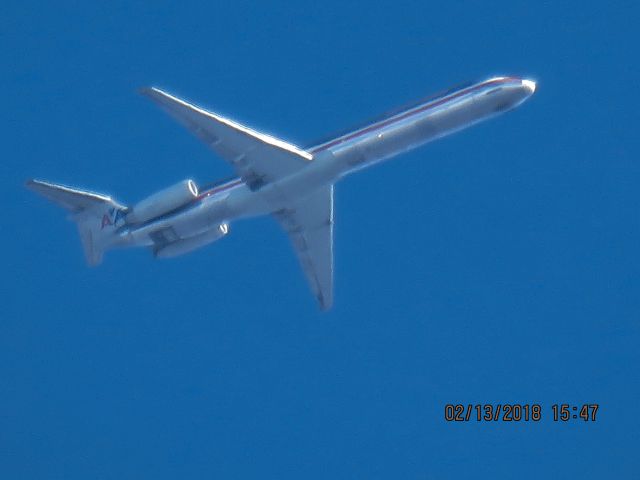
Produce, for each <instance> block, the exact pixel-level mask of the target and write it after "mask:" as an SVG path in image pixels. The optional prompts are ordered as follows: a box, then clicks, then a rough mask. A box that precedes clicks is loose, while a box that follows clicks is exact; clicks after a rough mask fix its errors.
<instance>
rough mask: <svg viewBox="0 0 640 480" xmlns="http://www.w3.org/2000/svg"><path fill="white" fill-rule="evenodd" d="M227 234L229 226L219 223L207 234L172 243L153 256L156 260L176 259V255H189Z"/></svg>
mask: <svg viewBox="0 0 640 480" xmlns="http://www.w3.org/2000/svg"><path fill="white" fill-rule="evenodd" d="M227 233H229V224H227V223H221V224H220V225H218V226H217V227H216V228H214V229H213V230H209V231H208V232H205V233H201V234H199V235H195V236H193V237H189V238H185V239H182V240H177V241H175V242H172V243H170V244H169V245H167V246H166V247H163V248H161V249H160V250H156V251H155V252H154V254H155V256H156V257H158V258H169V257H177V256H178V255H182V254H184V253H189V252H191V251H193V250H195V249H197V248H200V247H204V246H205V245H207V244H209V243H213V242H215V241H216V240H219V239H221V238H222V237H224V236H225V235H226V234H227Z"/></svg>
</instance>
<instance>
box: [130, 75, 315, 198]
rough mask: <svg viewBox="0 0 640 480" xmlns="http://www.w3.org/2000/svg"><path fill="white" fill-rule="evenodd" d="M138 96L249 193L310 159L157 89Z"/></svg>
mask: <svg viewBox="0 0 640 480" xmlns="http://www.w3.org/2000/svg"><path fill="white" fill-rule="evenodd" d="M142 94H143V95H145V96H147V97H149V98H151V99H152V100H153V101H154V102H155V103H157V104H158V105H160V106H161V107H162V108H163V109H164V110H166V111H167V112H168V113H169V114H170V115H171V116H173V117H174V118H175V119H176V120H178V121H179V122H180V123H182V124H183V125H184V126H185V127H187V129H188V130H190V131H191V132H192V133H193V134H195V135H196V136H197V137H198V138H199V139H200V140H202V141H203V142H204V143H206V144H207V145H208V146H209V147H210V148H211V149H213V151H215V152H216V153H217V154H218V155H220V156H221V157H222V158H224V159H225V160H226V161H227V162H229V163H230V164H231V165H232V166H233V167H234V168H235V170H236V171H237V172H238V174H239V175H240V177H241V178H242V180H243V181H244V182H245V183H246V184H247V186H248V187H249V188H250V189H251V190H252V191H255V190H259V189H260V188H261V187H262V186H264V185H266V184H267V183H270V182H272V181H274V180H277V179H280V178H283V177H286V176H289V175H291V174H292V173H295V172H297V171H298V170H299V169H301V168H303V167H304V166H305V165H306V164H307V162H309V161H310V160H311V159H312V158H313V157H312V155H311V154H310V153H308V152H305V151H304V150H301V149H299V148H298V147H296V146H294V145H291V144H289V143H287V142H284V141H282V140H279V139H277V138H274V137H272V136H269V135H266V134H264V133H260V132H257V131H255V130H252V129H250V128H247V127H245V126H243V125H240V124H239V123H236V122H234V121H232V120H229V119H227V118H224V117H222V116H220V115H217V114H215V113H212V112H208V111H206V110H204V109H202V108H200V107H197V106H195V105H192V104H190V103H187V102H185V101H184V100H181V99H179V98H177V97H174V96H173V95H170V94H168V93H166V92H163V91H162V90H160V89H158V88H155V87H153V88H146V89H143V90H142Z"/></svg>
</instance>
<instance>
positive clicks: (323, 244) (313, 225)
mask: <svg viewBox="0 0 640 480" xmlns="http://www.w3.org/2000/svg"><path fill="white" fill-rule="evenodd" d="M275 216H276V218H277V219H278V221H279V222H280V224H281V225H282V227H283V228H284V229H285V230H286V232H287V233H288V234H289V238H290V239H291V243H292V244H293V248H294V249H295V251H296V254H297V256H298V260H299V261H300V264H301V265H302V269H303V270H304V273H305V275H306V277H307V281H308V282H309V285H310V286H311V289H312V290H313V293H314V294H315V296H316V298H317V299H318V302H320V307H321V308H322V309H323V310H327V309H328V308H329V307H331V305H332V304H333V185H330V186H328V187H323V188H321V189H320V190H318V191H317V192H314V193H312V194H311V195H309V196H308V197H306V198H304V199H303V200H301V201H299V202H296V203H294V204H292V205H291V206H290V207H289V208H286V209H284V210H280V211H278V212H276V213H275Z"/></svg>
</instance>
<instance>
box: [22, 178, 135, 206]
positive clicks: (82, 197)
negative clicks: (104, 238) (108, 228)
mask: <svg viewBox="0 0 640 480" xmlns="http://www.w3.org/2000/svg"><path fill="white" fill-rule="evenodd" d="M26 186H27V188H28V189H30V190H33V191H34V192H36V193H39V194H40V195H42V196H43V197H45V198H46V199H48V200H50V201H51V202H53V203H55V204H56V205H58V206H59V207H62V208H64V209H66V210H69V211H70V212H72V213H80V212H82V211H85V210H92V209H94V208H95V207H104V206H105V205H110V206H113V207H116V208H119V209H124V208H125V207H124V206H122V205H119V204H118V203H117V202H115V201H114V200H113V199H112V198H111V197H109V196H106V195H102V194H100V193H94V192H89V191H86V190H79V189H77V188H72V187H67V186H65V185H58V184H55V183H49V182H45V181H42V180H28V181H27V182H26Z"/></svg>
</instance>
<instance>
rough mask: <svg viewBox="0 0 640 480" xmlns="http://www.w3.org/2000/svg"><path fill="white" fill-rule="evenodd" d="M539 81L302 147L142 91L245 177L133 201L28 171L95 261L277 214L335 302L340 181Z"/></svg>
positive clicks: (458, 126) (199, 240)
mask: <svg viewBox="0 0 640 480" xmlns="http://www.w3.org/2000/svg"><path fill="white" fill-rule="evenodd" d="M535 90H536V83H535V82H534V81H532V80H528V79H525V78H519V77H493V78H489V79H488V80H484V81H481V82H478V83H473V84H467V85H465V86H461V87H457V88H453V89H449V90H447V91H445V92H443V93H441V94H438V95H435V96H432V97H429V98H427V99H423V100H420V101H418V102H416V103H413V104H411V105H408V106H405V107H402V108H400V109H398V110H396V111H393V112H389V113H387V114H386V115H385V116H383V117H382V118H380V119H377V120H375V121H373V122H371V123H369V124H367V125H365V126H363V127H360V128H355V129H352V130H350V131H349V132H347V133H345V134H342V135H339V136H336V137H334V138H331V139H329V140H327V141H323V142H318V143H315V144H313V145H312V146H310V147H309V148H304V149H303V148H300V147H297V146H295V145H293V144H291V143H288V142H285V141H284V140H281V139H278V138H275V137H273V136H270V135H266V134H264V133H261V132H259V131H257V130H253V129H251V128H248V127H246V126H244V125H241V124H239V123H237V122H235V121H233V120H230V119H228V118H225V117H222V116H220V115H218V114H216V113H213V112H211V111H207V110H205V109H203V108H201V107H199V106H196V105H194V104H192V103H189V102H186V101H185V100H181V99H180V98H177V97H175V96H173V95H171V94H169V93H167V92H165V91H163V90H161V89H159V88H156V87H150V88H145V89H143V90H142V92H141V93H142V94H143V95H145V96H147V97H149V98H150V99H151V100H153V101H154V102H155V103H157V104H158V105H159V106H160V107H161V108H163V109H164V110H166V111H167V112H168V113H169V114H170V115H172V116H173V117H175V119H177V120H178V121H179V122H180V123H182V124H183V125H184V126H185V127H186V128H187V129H188V130H190V131H191V132H192V133H193V134H195V136H196V137H198V138H199V139H200V140H202V141H203V142H204V143H206V144H207V145H208V146H209V147H210V148H211V149H212V150H213V151H214V152H215V153H216V154H218V155H219V156H220V157H221V158H222V159H224V160H226V161H227V162H229V163H230V164H231V166H232V167H233V168H234V169H235V172H236V173H237V175H238V178H233V179H232V180H226V181H221V182H217V183H213V184H210V185H206V186H205V187H204V188H200V189H198V187H197V186H196V184H195V182H194V181H193V180H184V181H182V182H180V183H177V184H175V185H173V186H171V187H168V188H166V189H164V190H161V191H159V192H157V193H155V194H153V195H151V196H149V197H147V198H146V199H144V200H142V201H140V202H139V203H137V204H135V205H133V206H132V207H129V206H125V205H123V204H121V203H119V202H117V201H116V200H114V199H113V198H111V197H110V196H108V195H103V194H99V193H94V192H91V191H86V190H80V189H78V188H73V187H68V186H65V185H59V184H54V183H50V182H47V181H43V180H35V179H32V180H29V181H27V183H26V185H27V187H28V188H30V189H31V190H33V191H35V192H37V193H39V194H41V195H43V196H44V197H46V198H47V199H48V200H50V201H52V202H54V203H55V204H57V205H59V206H61V207H63V208H64V209H66V210H68V211H69V212H70V218H71V219H72V220H74V221H75V222H76V223H77V226H78V230H79V233H80V238H81V241H82V245H83V248H84V253H85V257H86V260H87V263H88V264H89V265H98V264H99V263H100V262H101V261H102V257H103V253H104V252H105V251H106V250H109V249H112V248H116V247H146V248H149V249H150V250H151V251H152V252H153V255H154V256H155V257H158V258H166V257H174V256H178V255H182V254H185V253H188V252H191V251H193V250H195V249H197V248H200V247H203V246H204V245H207V244H209V243H212V242H215V241H216V240H219V239H220V238H222V237H224V236H225V235H227V234H228V233H229V223H230V222H232V221H234V220H237V219H240V218H248V217H255V216H259V215H268V214H270V215H273V217H275V218H276V220H277V221H278V222H279V223H280V225H281V226H282V227H283V228H284V230H285V231H286V232H287V234H288V235H289V237H290V239H291V242H292V244H293V248H294V249H295V251H296V254H297V256H298V259H299V261H300V264H301V266H302V269H303V270H304V272H305V275H306V277H307V280H308V282H309V285H310V287H311V290H312V291H313V293H314V294H315V296H316V298H317V300H318V302H319V305H320V308H321V309H323V310H326V309H328V308H330V307H331V306H332V304H333V223H334V217H333V187H334V184H335V183H336V182H337V181H338V180H340V179H342V178H343V177H345V176H346V175H348V174H350V173H352V172H355V171H358V170H361V169H363V168H365V167H369V166H371V165H373V164H376V163H378V162H380V161H382V160H386V159H388V158H390V157H393V156H395V155H397V154H399V153H402V152H405V151H407V150H410V149H413V148H415V147H418V146H420V145H423V144H425V143H427V142H430V141H432V140H435V139H437V138H441V137H443V136H445V135H449V134H451V133H453V132H456V131H459V130H462V129H464V128H467V127H469V126H471V125H473V124H476V123H478V122H480V121H483V120H486V119H488V118H491V117H494V116H496V115H498V114H501V113H503V112H506V111H508V110H511V109H513V108H515V107H516V106H518V105H520V104H521V103H522V102H524V101H525V100H527V99H528V98H529V97H530V96H531V95H532V94H533V93H534V92H535Z"/></svg>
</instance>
